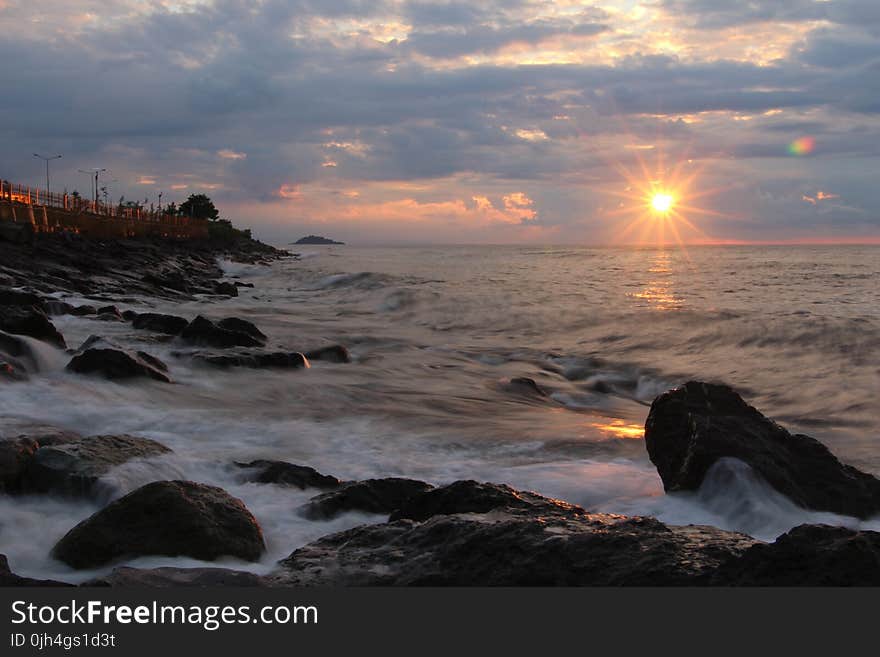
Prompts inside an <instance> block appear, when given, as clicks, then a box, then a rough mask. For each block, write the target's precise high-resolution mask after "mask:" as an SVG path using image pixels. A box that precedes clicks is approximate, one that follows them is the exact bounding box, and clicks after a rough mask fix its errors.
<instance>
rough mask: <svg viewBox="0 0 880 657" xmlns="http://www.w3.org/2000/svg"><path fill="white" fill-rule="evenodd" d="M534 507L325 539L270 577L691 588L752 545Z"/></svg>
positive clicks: (710, 532) (731, 537) (727, 536)
mask: <svg viewBox="0 0 880 657" xmlns="http://www.w3.org/2000/svg"><path fill="white" fill-rule="evenodd" d="M539 508H541V509H543V510H541V511H537V512H535V511H533V512H529V511H522V510H518V509H513V510H511V512H510V513H509V514H506V515H505V514H504V513H503V512H501V511H500V510H496V511H494V512H493V513H492V514H487V515H479V514H468V515H440V516H435V517H432V518H430V519H429V520H427V521H425V522H421V523H419V522H413V521H411V520H397V521H394V522H389V523H384V524H379V525H366V526H361V527H356V528H355V529H351V530H348V531H345V532H340V533H338V534H332V535H330V536H325V537H323V538H321V539H319V540H317V541H315V542H314V543H311V544H309V545H306V546H305V547H303V548H300V549H299V550H296V551H295V552H294V553H293V554H291V555H290V557H288V558H287V559H285V560H284V561H282V562H280V568H279V570H277V571H275V572H274V573H272V574H271V575H270V576H269V577H268V579H270V581H272V582H273V583H276V584H283V585H295V586H303V585H321V586H365V585H366V586H388V585H421V586H671V585H679V586H681V585H693V584H696V583H700V582H704V581H705V578H706V577H707V576H708V575H709V574H710V573H712V572H713V571H714V570H715V569H717V568H718V566H719V565H721V564H722V563H726V562H727V561H730V560H732V559H734V558H736V557H738V556H739V555H740V554H742V553H743V551H745V550H746V549H747V548H749V547H751V546H752V545H754V544H755V543H756V541H755V540H754V539H751V538H749V537H747V536H743V535H741V534H735V533H732V532H725V531H722V530H719V529H715V528H713V527H697V526H689V527H667V526H666V525H664V524H663V523H661V522H659V521H658V520H655V519H653V518H627V517H624V516H616V515H608V514H588V513H586V512H584V511H583V510H582V509H577V510H572V509H569V508H567V507H561V508H559V509H558V510H556V511H554V512H549V510H550V509H551V508H552V501H551V500H548V501H547V505H543V506H542V505H539Z"/></svg>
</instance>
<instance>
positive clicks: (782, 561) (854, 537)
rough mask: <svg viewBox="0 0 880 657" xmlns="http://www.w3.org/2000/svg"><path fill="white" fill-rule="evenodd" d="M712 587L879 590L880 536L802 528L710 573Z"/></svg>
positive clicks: (830, 528) (749, 551)
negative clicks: (874, 588)
mask: <svg viewBox="0 0 880 657" xmlns="http://www.w3.org/2000/svg"><path fill="white" fill-rule="evenodd" d="M710 583H711V584H714V585H716V586H718V585H721V586H880V533H878V532H872V531H855V530H852V529H846V528H844V527H829V526H827V525H801V526H800V527H795V528H794V529H792V530H791V531H789V532H788V533H786V534H783V535H782V536H780V537H779V538H777V539H776V541H774V542H773V543H756V544H755V545H753V546H752V547H750V548H749V549H748V550H746V551H745V552H744V553H743V555H742V556H741V557H739V558H738V559H734V560H731V561H730V562H728V563H725V564H722V565H721V567H720V568H718V570H717V571H716V572H715V573H713V574H712V576H711V578H710Z"/></svg>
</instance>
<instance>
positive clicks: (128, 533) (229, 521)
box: [52, 481, 266, 568]
mask: <svg viewBox="0 0 880 657" xmlns="http://www.w3.org/2000/svg"><path fill="white" fill-rule="evenodd" d="M265 549H266V547H265V544H264V542H263V534H262V531H261V530H260V526H259V525H258V524H257V521H256V519H255V518H254V517H253V515H252V514H251V512H250V511H248V509H247V507H245V505H244V504H243V503H242V502H241V500H238V499H236V498H234V497H232V496H231V495H229V493H227V492H226V491H224V490H223V489H222V488H217V487H215V486H207V485H205V484H197V483H194V482H191V481H156V482H153V483H151V484H147V485H146V486H143V487H141V488H138V489H137V490H135V491H134V492H132V493H129V494H128V495H126V496H125V497H122V498H120V499H118V500H116V501H115V502H112V503H111V504H110V505H108V506H106V507H105V508H103V509H102V510H100V511H98V512H97V513H95V514H94V515H93V516H91V517H90V518H87V519H86V520H84V521H83V522H81V523H79V524H78V525H77V526H76V527H74V528H73V529H71V530H70V531H69V532H68V533H67V534H66V535H65V536H64V537H63V538H62V539H61V540H60V541H58V543H57V544H56V545H55V547H54V548H53V549H52V556H53V557H55V558H56V559H59V560H60V561H63V562H64V563H66V564H68V565H69V566H72V567H73V568H93V567H96V566H101V565H103V564H105V563H108V562H111V561H114V560H116V559H120V558H123V557H135V556H143V555H163V556H170V557H178V556H186V557H192V558H194V559H201V560H204V561H214V560H216V559H218V558H220V557H223V556H231V557H237V558H239V559H244V560H246V561H256V560H258V559H259V558H260V555H262V554H263V552H264V551H265Z"/></svg>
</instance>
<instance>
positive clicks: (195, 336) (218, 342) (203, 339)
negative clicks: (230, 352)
mask: <svg viewBox="0 0 880 657" xmlns="http://www.w3.org/2000/svg"><path fill="white" fill-rule="evenodd" d="M242 321H244V320H242ZM180 335H181V337H182V338H183V339H184V340H185V341H186V342H189V343H190V344H196V345H203V346H208V347H218V348H221V349H223V348H227V347H260V346H262V345H263V340H260V339H258V338H256V337H254V336H253V335H251V334H250V333H247V332H245V331H241V330H235V329H229V328H224V327H222V326H219V325H218V324H215V323H214V322H212V321H211V320H209V319H207V318H205V317H202V316H201V315H199V316H198V317H196V318H195V319H194V320H193V321H191V322H190V323H189V324H188V325H187V326H186V327H185V328H184V329H183V331H182V332H181V334H180Z"/></svg>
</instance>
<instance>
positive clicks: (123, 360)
mask: <svg viewBox="0 0 880 657" xmlns="http://www.w3.org/2000/svg"><path fill="white" fill-rule="evenodd" d="M66 369H67V370H68V371H70V372H76V373H78V374H97V375H100V376H103V377H104V378H107V379H110V380H112V381H116V380H123V379H133V378H150V379H154V380H156V381H161V382H163V383H171V378H170V377H169V376H168V367H167V366H166V365H165V363H163V362H162V361H161V360H159V359H158V358H156V357H155V356H151V355H150V354H148V353H146V352H144V351H137V352H132V351H128V350H126V349H123V348H122V347H120V346H119V345H117V344H116V343H114V342H111V341H109V340H106V339H104V338H100V337H98V336H94V335H93V336H91V337H89V339H88V340H86V341H85V342H84V343H83V345H82V346H81V347H80V348H79V352H78V353H77V355H76V356H74V357H73V358H72V359H71V361H70V362H69V363H68V364H67V368H66Z"/></svg>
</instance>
